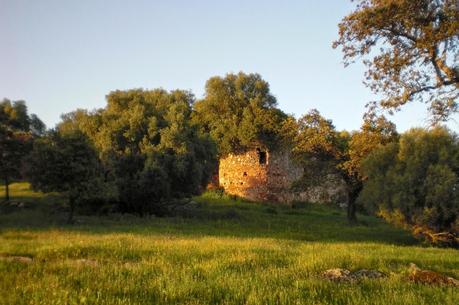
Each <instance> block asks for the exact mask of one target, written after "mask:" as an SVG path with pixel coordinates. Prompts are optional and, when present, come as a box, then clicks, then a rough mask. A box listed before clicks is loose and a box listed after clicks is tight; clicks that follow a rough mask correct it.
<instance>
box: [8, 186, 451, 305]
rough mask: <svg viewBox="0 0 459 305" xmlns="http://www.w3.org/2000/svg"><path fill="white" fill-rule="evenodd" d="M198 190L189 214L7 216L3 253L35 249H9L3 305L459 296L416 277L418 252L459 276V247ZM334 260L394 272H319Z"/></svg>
mask: <svg viewBox="0 0 459 305" xmlns="http://www.w3.org/2000/svg"><path fill="white" fill-rule="evenodd" d="M24 187H26V186H24ZM18 189H20V187H19V186H18ZM27 192H28V191H27V190H26V189H23V191H22V193H21V196H27V194H28V193H27ZM31 197H33V196H31ZM35 197H36V196H35ZM38 197H40V196H38ZM36 198H37V197H36ZM46 198H47V197H44V198H42V199H39V198H38V199H37V205H40V204H45V203H46V202H47V200H46ZM54 199H55V198H54ZM195 200H196V201H197V202H198V205H199V207H198V208H197V210H196V211H194V212H193V213H191V214H188V215H186V217H175V218H155V217H149V218H136V217H134V216H129V215H110V216H104V217H100V218H99V217H85V216H80V217H78V218H77V219H78V224H77V225H73V226H67V225H65V224H64V222H63V221H61V220H62V219H64V218H65V217H64V216H65V215H63V214H65V210H61V211H60V212H57V213H51V212H49V211H48V212H46V209H40V208H39V207H30V208H28V209H27V208H26V209H22V210H21V209H18V210H11V211H8V212H7V213H6V214H3V215H0V228H1V231H0V256H2V257H11V256H23V257H30V258H32V259H33V260H32V262H29V263H26V262H19V261H12V260H6V259H0V303H1V304H391V305H392V304H429V305H430V304H457V300H458V299H459V292H458V288H451V287H442V286H428V285H419V284H413V283H410V282H409V281H407V279H406V272H407V268H408V264H409V263H410V262H414V263H416V264H417V265H418V266H420V267H422V268H427V269H433V270H436V271H439V272H443V273H446V274H448V275H450V276H454V277H456V278H459V255H458V252H457V250H452V249H437V248H425V247H422V246H420V245H418V244H417V242H416V241H415V240H413V239H412V238H411V236H410V235H409V234H408V233H407V232H403V231H400V230H398V229H394V228H392V227H390V226H388V225H386V224H384V223H383V222H381V221H379V220H378V219H375V218H372V217H365V216H360V219H361V220H362V221H363V222H364V223H365V224H366V225H361V226H353V227H350V226H348V225H347V223H346V219H345V215H344V213H343V212H342V211H340V210H337V209H333V208H329V207H324V206H317V205H306V206H303V207H300V208H296V209H292V208H287V207H276V206H269V205H260V204H255V203H247V202H244V201H241V200H239V201H237V200H236V201H233V200H230V199H229V198H226V197H217V196H215V195H212V194H205V195H203V196H201V197H198V198H196V199H195ZM56 202H57V201H56ZM56 204H57V203H56ZM50 207H51V206H48V207H47V208H48V209H49V208H50ZM33 215H35V217H38V218H40V220H41V221H40V222H37V221H35V222H34V221H32V220H33ZM28 222H32V223H28ZM334 267H341V268H348V269H351V270H354V269H361V268H366V269H377V270H380V271H382V272H385V273H386V274H387V275H388V277H387V278H384V279H381V280H365V281H362V282H360V283H352V284H351V283H340V284H338V283H333V282H329V281H327V280H325V279H322V278H321V277H320V273H321V272H322V271H323V270H325V269H329V268H334Z"/></svg>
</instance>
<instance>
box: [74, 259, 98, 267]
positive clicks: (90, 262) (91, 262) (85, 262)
mask: <svg viewBox="0 0 459 305" xmlns="http://www.w3.org/2000/svg"><path fill="white" fill-rule="evenodd" d="M76 262H77V263H78V264H81V265H85V266H92V267H94V266H97V265H98V262H97V261H96V260H94V259H87V258H81V259H77V260H76Z"/></svg>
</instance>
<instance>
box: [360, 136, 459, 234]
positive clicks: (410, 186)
mask: <svg viewBox="0 0 459 305" xmlns="http://www.w3.org/2000/svg"><path fill="white" fill-rule="evenodd" d="M363 168H364V172H365V174H366V176H367V177H368V179H367V181H366V182H365V184H364V188H363V191H362V193H361V195H360V197H359V201H360V202H361V203H362V204H364V205H365V206H366V207H367V208H368V209H369V210H371V211H374V212H376V213H379V214H380V215H381V216H383V217H384V218H386V219H387V220H389V221H391V222H394V223H397V224H400V225H406V226H409V227H415V226H416V227H417V228H418V229H419V227H424V228H425V229H426V230H429V231H432V232H441V231H449V232H452V233H455V234H457V233H458V224H459V223H458V218H459V217H458V216H459V178H458V177H459V142H458V138H457V136H456V135H455V134H452V133H451V132H449V131H448V130H446V129H444V128H440V127H438V128H435V129H432V130H424V129H412V130H410V131H408V132H406V133H405V134H403V135H402V136H401V138H400V140H399V142H398V143H392V144H388V145H386V146H384V147H382V148H380V149H378V150H376V151H375V152H373V153H372V154H370V156H369V157H368V158H367V159H366V160H365V161H364V164H363Z"/></svg>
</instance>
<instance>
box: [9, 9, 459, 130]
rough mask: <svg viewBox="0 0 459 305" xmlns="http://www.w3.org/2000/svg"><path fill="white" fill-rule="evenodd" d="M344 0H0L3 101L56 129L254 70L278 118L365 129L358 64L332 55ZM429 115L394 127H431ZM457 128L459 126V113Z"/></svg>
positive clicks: (412, 115) (409, 111)
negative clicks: (128, 95) (310, 117)
mask: <svg viewBox="0 0 459 305" xmlns="http://www.w3.org/2000/svg"><path fill="white" fill-rule="evenodd" d="M351 8H352V6H351V3H350V1H346V0H328V1H323V0H308V1H305V0H303V1H293V0H289V1H278V0H274V1H271V0H264V1H262V0H256V1H255V0H254V1H249V0H246V1H240V0H227V1H219V0H213V1H212V0H189V1H187V0H182V1H178V0H163V1H159V0H150V1H146V0H145V1H135V0H130V1H97V0H72V1H70V0H69V1H65V0H53V1H51V0H40V1H35V0H29V1H25V0H0V43H1V47H0V98H3V97H6V98H10V99H13V100H17V99H24V100H26V102H27V104H28V106H29V109H30V112H33V113H36V114H38V116H39V117H40V118H42V119H43V120H44V121H45V123H46V124H47V125H48V127H52V126H54V124H55V123H57V122H58V121H59V120H60V115H61V114H62V113H65V112H69V111H72V110H75V109H77V108H86V109H93V108H98V107H103V106H104V105H105V95H106V94H107V93H108V92H110V91H111V90H116V89H130V88H157V87H162V88H165V89H168V90H169V89H175V88H180V89H189V90H192V91H193V92H194V93H195V95H196V97H198V98H200V97H202V95H203V92H204V84H205V81H206V80H207V79H208V78H209V77H211V76H214V75H224V74H226V73H228V72H239V71H244V72H257V73H260V74H261V75H262V76H263V78H264V79H265V80H267V81H268V82H269V83H270V85H271V91H272V92H273V94H274V95H275V96H276V97H277V99H278V102H279V106H280V108H281V109H283V110H284V111H286V112H288V113H293V114H295V115H296V116H299V115H301V114H302V113H305V112H307V111H308V110H309V109H311V108H317V109H318V110H319V111H320V112H321V113H322V114H323V115H324V116H326V117H327V118H330V119H332V120H333V122H334V123H335V125H336V126H337V128H339V129H348V130H351V129H357V128H359V126H360V123H361V117H362V113H363V112H364V105H365V103H366V102H368V101H369V100H372V99H375V98H376V97H375V96H373V95H372V94H371V92H370V91H369V90H368V89H366V88H365V86H364V85H363V84H362V80H363V72H364V69H363V67H362V65H361V64H356V65H353V66H351V67H348V68H344V67H343V65H342V63H341V53H340V51H339V50H333V49H332V48H331V44H332V41H333V40H334V39H335V38H336V37H337V23H338V22H339V20H340V19H341V18H342V17H343V16H345V15H346V14H347V13H349V12H350V10H351ZM426 117H427V113H426V107H425V106H423V105H411V106H409V107H406V108H404V109H403V111H402V112H401V113H399V114H397V115H396V116H394V117H392V120H393V121H394V122H396V124H397V126H398V129H399V130H406V129H407V128H410V127H413V126H426ZM455 118H456V121H453V122H451V123H450V124H449V125H450V127H451V128H453V129H455V130H458V129H459V125H458V124H459V123H458V122H459V119H458V116H456V117H455Z"/></svg>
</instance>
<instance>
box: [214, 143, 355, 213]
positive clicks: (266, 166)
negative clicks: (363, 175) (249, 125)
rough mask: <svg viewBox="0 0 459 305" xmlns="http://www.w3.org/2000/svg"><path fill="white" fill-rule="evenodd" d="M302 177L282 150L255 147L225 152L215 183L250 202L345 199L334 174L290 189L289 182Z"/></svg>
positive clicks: (301, 169)
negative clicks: (313, 182) (244, 150)
mask: <svg viewBox="0 0 459 305" xmlns="http://www.w3.org/2000/svg"><path fill="white" fill-rule="evenodd" d="M302 176H303V168H302V167H300V166H299V165H297V164H296V163H295V162H294V161H293V160H292V158H291V157H290V154H289V153H288V152H286V151H269V150H268V149H267V148H266V147H263V146H255V147H253V148H252V149H250V150H247V151H246V152H243V153H239V154H229V155H227V156H226V157H223V158H221V159H220V162H219V168H218V182H219V185H220V187H222V188H223V189H224V190H225V192H226V193H227V194H230V195H236V196H239V197H242V198H245V199H248V200H251V201H259V202H261V201H267V202H279V203H286V204H288V203H292V202H294V201H304V202H318V203H342V202H346V192H345V189H344V185H343V183H342V181H339V179H338V180H337V179H336V177H331V178H330V179H327V183H324V184H321V185H319V186H314V187H307V188H305V189H301V190H298V189H295V190H294V189H293V188H292V184H293V183H294V182H295V181H298V180H299V179H300V178H301V177H302Z"/></svg>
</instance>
